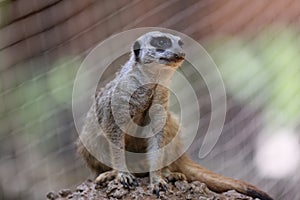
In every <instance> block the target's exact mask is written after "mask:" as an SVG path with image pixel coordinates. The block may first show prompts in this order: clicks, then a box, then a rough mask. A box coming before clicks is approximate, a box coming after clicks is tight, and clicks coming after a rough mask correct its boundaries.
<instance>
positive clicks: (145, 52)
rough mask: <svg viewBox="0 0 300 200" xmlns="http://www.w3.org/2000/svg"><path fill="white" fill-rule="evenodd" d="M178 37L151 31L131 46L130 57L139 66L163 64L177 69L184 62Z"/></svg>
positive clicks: (181, 43) (183, 54) (180, 41)
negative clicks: (139, 64)
mask: <svg viewBox="0 0 300 200" xmlns="http://www.w3.org/2000/svg"><path fill="white" fill-rule="evenodd" d="M182 45H183V42H182V40H181V38H180V37H178V36H175V35H172V34H169V33H162V32H159V31H153V32H149V33H146V34H144V35H142V36H141V37H139V38H138V39H137V40H136V41H135V42H134V44H133V46H132V56H133V57H134V59H135V61H136V62H138V63H141V64H150V63H154V64H156V63H157V64H163V65H167V66H172V67H178V66H179V65H180V64H181V63H182V62H183V60H184V57H185V53H184V51H183V49H182Z"/></svg>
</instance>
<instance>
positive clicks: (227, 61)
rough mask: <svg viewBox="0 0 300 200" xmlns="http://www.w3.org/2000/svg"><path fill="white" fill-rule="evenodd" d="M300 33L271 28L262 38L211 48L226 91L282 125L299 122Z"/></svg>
mask: <svg viewBox="0 0 300 200" xmlns="http://www.w3.org/2000/svg"><path fill="white" fill-rule="evenodd" d="M299 41H300V37H299V32H298V31H296V30H292V29H287V28H285V29H283V28H281V27H275V28H273V29H272V28H268V29H267V31H265V32H263V33H262V34H261V35H260V36H259V37H257V38H255V39H252V40H249V39H237V38H222V39H219V40H217V41H216V42H215V43H214V44H212V45H211V47H212V48H211V51H210V52H211V55H212V57H213V59H214V60H215V62H216V64H217V65H218V66H219V69H220V71H221V74H222V76H223V78H224V82H225V85H226V87H227V90H228V91H229V92H230V93H231V94H233V95H234V96H235V97H236V98H237V99H239V100H241V101H243V102H245V103H254V104H256V105H258V106H261V107H265V110H266V112H270V113H272V114H273V116H272V118H273V119H275V121H276V120H277V122H279V123H283V124H289V125H295V124H296V123H299V120H300V78H299V77H300V66H299V63H300V42H299Z"/></svg>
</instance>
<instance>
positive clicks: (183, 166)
mask: <svg viewBox="0 0 300 200" xmlns="http://www.w3.org/2000/svg"><path fill="white" fill-rule="evenodd" d="M170 167H171V170H172V171H173V170H176V171H178V172H181V173H183V174H185V176H186V177H187V179H188V181H200V182H203V183H205V184H206V185H207V187H208V188H209V189H211V190H213V191H216V192H225V191H228V190H232V189H234V190H236V191H238V192H240V193H242V194H245V195H248V196H251V197H253V198H259V199H261V200H273V198H271V197H270V196H269V195H268V194H266V193H265V192H263V191H261V190H259V189H257V188H256V187H255V186H252V185H250V184H248V183H245V182H243V181H239V180H234V179H231V178H228V177H225V176H222V175H219V174H216V173H214V172H212V171H210V170H208V169H206V168H204V167H202V166H200V165H199V164H197V163H195V162H193V161H192V160H191V159H189V158H188V157H187V156H186V155H183V156H182V157H181V158H180V159H178V160H177V161H175V162H174V163H173V164H172V165H171V166H170Z"/></svg>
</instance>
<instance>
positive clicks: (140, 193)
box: [47, 177, 253, 200]
mask: <svg viewBox="0 0 300 200" xmlns="http://www.w3.org/2000/svg"><path fill="white" fill-rule="evenodd" d="M137 182H138V186H136V187H130V188H125V187H123V185H122V184H121V183H119V182H117V181H116V180H112V181H108V182H107V183H105V184H104V185H97V184H95V183H93V182H92V181H90V180H87V181H85V182H83V183H82V184H80V185H79V186H77V187H76V189H75V191H73V192H72V191H71V190H69V189H62V190H60V191H59V195H58V194H56V193H54V192H49V193H48V194H47V198H48V199H50V200H69V199H72V200H79V199H82V200H88V199H107V200H108V199H124V200H131V199H135V200H154V199H157V196H156V195H155V194H153V192H152V191H151V187H149V178H147V177H146V178H137ZM167 188H168V190H167V191H164V192H160V194H159V195H160V199H187V200H190V199H201V200H235V199H239V200H253V198H251V197H247V196H245V195H242V194H240V193H238V192H236V191H234V190H231V191H228V192H224V193H222V194H219V193H215V192H213V191H211V190H209V189H208V188H207V187H206V185H205V184H204V183H201V182H199V181H194V182H191V183H188V182H187V181H176V182H170V183H168V185H167Z"/></svg>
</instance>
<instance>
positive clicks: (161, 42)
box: [150, 37, 172, 50]
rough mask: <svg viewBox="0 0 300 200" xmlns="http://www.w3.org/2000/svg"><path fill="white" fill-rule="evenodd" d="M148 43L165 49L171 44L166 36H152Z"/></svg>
mask: <svg viewBox="0 0 300 200" xmlns="http://www.w3.org/2000/svg"><path fill="white" fill-rule="evenodd" d="M150 44H151V45H152V46H153V47H155V48H157V49H163V50H165V49H167V48H170V47H171V46H172V42H171V40H170V39H169V38H167V37H154V38H152V40H151V41H150Z"/></svg>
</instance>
